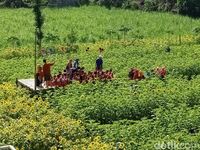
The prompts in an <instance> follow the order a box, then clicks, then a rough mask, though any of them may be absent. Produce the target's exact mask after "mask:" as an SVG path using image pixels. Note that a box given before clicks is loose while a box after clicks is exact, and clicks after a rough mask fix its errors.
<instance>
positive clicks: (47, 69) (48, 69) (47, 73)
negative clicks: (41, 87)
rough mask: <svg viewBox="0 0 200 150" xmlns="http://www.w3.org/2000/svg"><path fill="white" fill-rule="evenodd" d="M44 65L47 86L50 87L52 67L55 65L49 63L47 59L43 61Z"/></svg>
mask: <svg viewBox="0 0 200 150" xmlns="http://www.w3.org/2000/svg"><path fill="white" fill-rule="evenodd" d="M43 63H44V65H43V73H44V81H45V85H46V86H47V87H48V86H49V83H50V81H51V66H53V65H54V63H47V61H46V59H44V60H43Z"/></svg>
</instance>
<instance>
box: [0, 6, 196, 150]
mask: <svg viewBox="0 0 200 150" xmlns="http://www.w3.org/2000/svg"><path fill="white" fill-rule="evenodd" d="M16 12H17V13H16ZM43 12H44V14H45V16H46V21H45V24H44V26H45V28H44V32H45V33H49V34H47V35H46V36H45V38H44V39H45V40H44V45H45V46H46V47H48V48H54V49H55V54H53V55H48V56H47V60H49V61H55V65H54V67H53V68H52V75H55V74H57V73H58V72H59V71H62V70H63V69H64V68H65V67H66V61H68V59H67V60H66V58H70V59H74V58H79V59H80V65H81V66H84V67H85V68H86V71H89V70H94V68H95V60H96V57H97V56H98V55H99V51H98V49H99V47H102V48H104V49H105V51H104V53H103V59H104V67H105V69H110V68H112V69H113V71H114V75H115V79H114V80H113V81H110V82H107V83H106V82H105V83H104V82H96V83H89V84H79V83H76V82H74V83H73V84H71V85H69V86H66V87H64V88H59V89H54V90H51V91H47V92H43V93H39V94H38V95H37V97H33V98H30V94H29V93H27V92H25V91H24V90H20V89H17V88H16V87H14V86H13V85H11V84H8V83H6V84H3V82H8V81H10V82H12V83H14V82H15V79H16V78H33V70H34V66H33V60H34V58H33V52H34V50H33V39H34V34H33V32H34V27H33V26H32V24H33V18H34V16H33V14H32V13H31V11H30V10H28V9H18V10H12V9H9V10H8V9H2V10H1V13H0V18H2V20H1V21H2V24H0V28H2V29H4V30H2V32H1V33H0V34H1V37H2V40H1V41H0V45H1V47H0V59H1V63H0V72H1V73H0V89H1V90H0V131H1V134H0V141H1V143H3V144H13V145H14V146H17V147H19V148H24V149H33V150H34V149H41V150H42V149H52V150H54V149H55V150H56V149H72V150H73V149H87V150H94V149H97V150H99V149H105V150H112V149H116V147H117V148H119V149H137V150H138V149H139V150H140V149H141V150H143V149H144V150H146V149H150V150H151V149H155V144H158V143H159V142H161V143H162V142H166V143H167V142H170V141H175V142H177V143H188V142H193V143H199V137H200V136H199V130H200V129H199V126H200V124H199V122H200V121H199V120H200V118H199V116H200V114H199V106H200V92H199V91H200V90H199V89H200V86H199V82H200V75H199V74H200V70H199V65H200V64H199V63H198V61H199V56H200V50H199V44H198V43H197V38H198V37H199V34H198V27H199V25H200V22H199V20H194V19H191V18H189V17H182V16H177V15H173V14H166V13H153V12H151V13H149V12H141V11H134V12H133V11H129V10H126V11H125V10H119V9H111V10H107V9H105V8H102V7H96V6H89V7H81V8H70V9H64V8H63V9H44V11H43ZM3 16H6V17H3ZM8 18H9V20H12V21H7V20H8ZM16 22H17V23H16ZM123 25H124V26H123ZM11 26H12V28H11ZM122 26H123V27H122ZM120 28H122V31H121V33H122V34H123V32H125V34H126V38H125V39H124V40H120V39H118V37H117V35H118V34H119V33H120V31H119V29H120ZM126 28H130V29H132V30H130V31H129V30H127V29H126ZM72 29H73V31H76V32H75V34H71V35H70V40H71V43H73V46H76V45H77V46H78V49H79V50H78V51H77V52H76V53H71V52H72V51H71V50H70V51H69V52H70V54H69V53H66V49H68V48H70V46H71V44H70V40H69V39H68V38H67V36H66V35H67V34H68V33H71V32H72ZM91 29H92V31H91ZM30 31H32V32H30ZM179 35H181V43H179ZM73 36H75V37H73ZM10 37H16V38H18V39H20V43H21V45H20V47H17V48H13V46H12V44H11V43H12V42H11V43H10V42H9V43H10V44H8V43H7V39H8V38H10ZM64 38H65V41H64ZM58 39H60V40H58ZM67 43H69V45H67ZM45 46H44V47H45ZM167 46H170V49H171V51H170V53H169V52H168V53H166V51H165V50H166V49H165V48H166V47H167ZM87 47H89V48H90V49H89V51H87V52H86V51H85V50H86V49H87ZM75 49H77V48H75ZM61 50H62V51H61ZM63 51H64V52H63ZM67 52H68V51H67ZM37 63H38V64H42V58H38V60H37ZM162 66H166V68H167V77H166V78H165V79H164V80H161V79H159V78H158V77H156V76H154V77H150V78H148V79H145V80H142V81H130V80H128V79H127V76H128V71H129V70H130V68H132V67H135V68H138V69H141V70H142V71H144V72H148V71H150V70H152V69H155V68H156V67H162ZM8 110H9V111H8ZM36 131H37V132H36ZM113 147H114V148H113ZM194 149H195V148H194ZM196 149H198V148H196Z"/></svg>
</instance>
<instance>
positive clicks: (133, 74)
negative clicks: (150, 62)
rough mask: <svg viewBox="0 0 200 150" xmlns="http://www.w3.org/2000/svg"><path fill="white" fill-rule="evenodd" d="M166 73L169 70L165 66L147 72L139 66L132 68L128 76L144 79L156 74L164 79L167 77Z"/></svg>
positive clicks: (134, 78)
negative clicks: (138, 67)
mask: <svg viewBox="0 0 200 150" xmlns="http://www.w3.org/2000/svg"><path fill="white" fill-rule="evenodd" d="M166 74H167V70H166V68H165V67H157V68H156V69H153V70H151V71H147V72H143V71H141V70H139V69H137V68H131V70H130V71H129V75H128V76H129V79H130V80H142V79H145V78H149V77H150V76H153V75H156V76H158V77H160V78H161V79H164V78H165V77H166Z"/></svg>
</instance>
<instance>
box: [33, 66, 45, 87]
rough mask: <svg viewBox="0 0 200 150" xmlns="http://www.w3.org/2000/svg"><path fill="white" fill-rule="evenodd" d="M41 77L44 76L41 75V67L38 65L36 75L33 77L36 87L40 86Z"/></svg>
mask: <svg viewBox="0 0 200 150" xmlns="http://www.w3.org/2000/svg"><path fill="white" fill-rule="evenodd" d="M43 77H44V74H43V71H42V67H41V66H40V65H38V66H37V73H36V77H35V80H36V86H41V85H42V82H43Z"/></svg>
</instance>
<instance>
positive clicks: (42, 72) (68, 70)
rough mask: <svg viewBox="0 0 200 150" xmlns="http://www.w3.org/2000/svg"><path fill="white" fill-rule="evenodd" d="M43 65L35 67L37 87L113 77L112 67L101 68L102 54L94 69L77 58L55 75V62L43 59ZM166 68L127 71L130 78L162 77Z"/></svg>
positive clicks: (107, 79) (62, 85) (106, 79)
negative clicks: (52, 69)
mask: <svg viewBox="0 0 200 150" xmlns="http://www.w3.org/2000/svg"><path fill="white" fill-rule="evenodd" d="M43 63H44V64H43V66H40V65H39V66H38V67H37V73H36V76H35V79H36V80H35V81H36V86H39V87H64V86H66V85H68V84H71V83H72V81H78V82H79V83H88V82H94V81H96V80H99V81H110V80H112V79H113V78H114V75H113V71H112V69H110V70H105V71H104V70H103V59H102V56H101V55H99V57H98V58H97V59H96V67H95V70H94V71H88V72H86V71H85V68H84V67H80V64H79V59H75V60H72V59H70V60H69V61H68V62H67V64H66V67H65V69H64V71H63V72H59V73H58V74H57V75H54V76H52V75H51V67H52V66H53V65H54V64H55V63H47V61H46V60H45V59H44V60H43ZM166 73H167V71H166V68H165V67H160V68H159V67H157V68H156V69H153V70H151V71H149V72H143V71H141V70H139V69H137V68H131V70H130V71H129V75H128V76H129V79H130V80H142V79H145V78H149V77H150V76H152V75H156V76H158V77H160V78H162V79H164V78H165V77H166Z"/></svg>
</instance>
